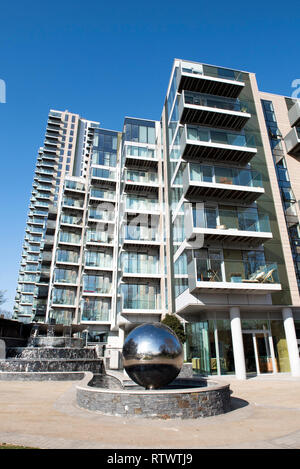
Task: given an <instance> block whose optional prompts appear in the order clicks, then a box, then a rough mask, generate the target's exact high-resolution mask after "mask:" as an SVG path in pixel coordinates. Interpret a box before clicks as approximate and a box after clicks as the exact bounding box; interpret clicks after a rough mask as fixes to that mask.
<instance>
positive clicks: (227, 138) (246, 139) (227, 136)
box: [186, 125, 256, 148]
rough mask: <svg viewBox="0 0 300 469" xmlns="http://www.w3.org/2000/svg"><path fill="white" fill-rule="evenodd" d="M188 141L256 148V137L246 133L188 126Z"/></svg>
mask: <svg viewBox="0 0 300 469" xmlns="http://www.w3.org/2000/svg"><path fill="white" fill-rule="evenodd" d="M186 133H187V139H188V140H196V141H199V142H210V143H220V144H224V145H233V146H237V147H249V148H255V147H256V144H255V137H254V135H251V134H248V133H245V134H238V133H230V132H225V131H221V130H209V129H204V128H202V127H197V126H192V125H188V126H186Z"/></svg>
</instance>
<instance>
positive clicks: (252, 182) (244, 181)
mask: <svg viewBox="0 0 300 469" xmlns="http://www.w3.org/2000/svg"><path fill="white" fill-rule="evenodd" d="M190 179H191V181H199V182H213V183H218V184H233V185H237V186H248V187H263V183H262V177H261V174H260V173H259V172H258V171H252V170H250V169H237V168H229V167H222V166H208V165H201V164H193V163H190Z"/></svg>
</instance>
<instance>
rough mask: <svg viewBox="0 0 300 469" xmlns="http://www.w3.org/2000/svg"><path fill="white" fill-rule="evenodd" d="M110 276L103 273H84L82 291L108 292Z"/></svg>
mask: <svg viewBox="0 0 300 469" xmlns="http://www.w3.org/2000/svg"><path fill="white" fill-rule="evenodd" d="M110 290H111V276H110V275H108V274H103V275H84V277H83V293H87V292H89V293H110Z"/></svg>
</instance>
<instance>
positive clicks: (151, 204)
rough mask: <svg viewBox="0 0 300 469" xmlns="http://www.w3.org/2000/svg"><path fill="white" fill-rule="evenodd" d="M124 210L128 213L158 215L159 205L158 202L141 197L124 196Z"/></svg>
mask: <svg viewBox="0 0 300 469" xmlns="http://www.w3.org/2000/svg"><path fill="white" fill-rule="evenodd" d="M125 210H126V212H128V213H147V214H159V212H160V205H159V203H158V200H157V199H156V198H155V199H150V198H147V197H142V196H135V195H134V196H131V195H127V196H126V204H125Z"/></svg>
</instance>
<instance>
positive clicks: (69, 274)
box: [54, 269, 77, 284]
mask: <svg viewBox="0 0 300 469" xmlns="http://www.w3.org/2000/svg"><path fill="white" fill-rule="evenodd" d="M54 282H57V283H74V284H75V283H77V272H76V270H63V269H55V271H54Z"/></svg>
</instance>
